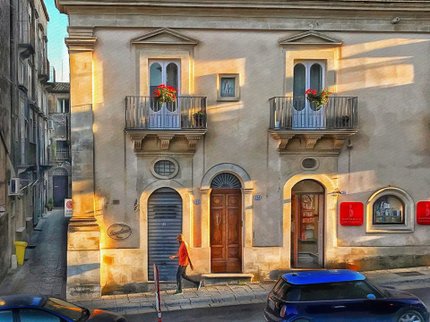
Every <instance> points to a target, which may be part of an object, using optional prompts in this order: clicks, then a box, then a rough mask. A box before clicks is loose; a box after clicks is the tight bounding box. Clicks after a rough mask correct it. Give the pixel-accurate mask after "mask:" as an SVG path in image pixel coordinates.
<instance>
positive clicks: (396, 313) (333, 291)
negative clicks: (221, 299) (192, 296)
mask: <svg viewBox="0 0 430 322" xmlns="http://www.w3.org/2000/svg"><path fill="white" fill-rule="evenodd" d="M264 316H265V318H266V321H284V322H293V321H294V322H311V321H312V322H325V321H330V322H336V321H347V322H356V321H357V322H358V321H365V322H370V321H377V322H428V320H429V313H428V311H427V308H426V307H425V305H424V304H423V303H422V302H421V300H420V299H419V298H417V297H416V296H414V295H412V294H409V293H407V292H402V291H398V290H395V289H391V288H380V287H376V286H374V285H372V284H371V283H369V281H367V279H366V277H365V276H364V275H363V274H360V273H358V272H355V271H351V270H348V269H338V270H318V271H295V272H290V273H287V274H284V275H282V276H281V277H280V278H279V280H278V281H277V283H276V284H275V286H274V287H273V289H272V291H271V292H270V293H269V296H268V298H267V305H266V308H265V310H264Z"/></svg>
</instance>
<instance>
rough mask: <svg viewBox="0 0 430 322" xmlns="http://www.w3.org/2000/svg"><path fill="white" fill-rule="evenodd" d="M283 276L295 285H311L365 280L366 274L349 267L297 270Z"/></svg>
mask: <svg viewBox="0 0 430 322" xmlns="http://www.w3.org/2000/svg"><path fill="white" fill-rule="evenodd" d="M282 278H283V279H284V280H285V281H286V282H288V283H290V284H293V285H309V284H322V283H340V282H351V281H363V280H365V279H366V276H364V275H363V274H361V273H359V272H356V271H352V270H349V269H328V270H315V271H310V270H308V271H295V272H289V273H286V274H283V275H282Z"/></svg>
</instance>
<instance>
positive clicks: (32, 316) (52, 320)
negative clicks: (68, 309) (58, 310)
mask: <svg viewBox="0 0 430 322" xmlns="http://www.w3.org/2000/svg"><path fill="white" fill-rule="evenodd" d="M17 313H18V322H69V321H68V320H64V319H62V318H60V317H59V316H57V315H54V314H52V313H50V312H46V311H43V310H39V309H34V308H28V309H27V308H23V309H19V310H17ZM0 321H1V320H0Z"/></svg>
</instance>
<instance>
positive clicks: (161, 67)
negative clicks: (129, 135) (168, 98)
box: [149, 60, 181, 129]
mask: <svg viewBox="0 0 430 322" xmlns="http://www.w3.org/2000/svg"><path fill="white" fill-rule="evenodd" d="M179 73H180V63H179V61H169V60H157V61H150V63H149V93H150V95H151V96H153V92H154V90H155V89H156V88H157V86H159V85H161V84H164V85H168V86H172V87H174V88H175V89H176V92H177V94H178V93H179V90H180V84H179V80H180V75H179ZM180 115H181V112H180V109H179V104H178V100H176V101H175V102H171V103H160V102H158V101H157V100H156V99H155V98H152V99H151V104H150V109H149V127H150V128H152V129H176V128H180V127H181V122H180V121H181V119H180Z"/></svg>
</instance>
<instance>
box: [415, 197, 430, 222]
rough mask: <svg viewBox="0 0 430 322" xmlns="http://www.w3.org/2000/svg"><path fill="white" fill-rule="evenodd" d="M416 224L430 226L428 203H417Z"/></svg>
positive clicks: (429, 205) (429, 203)
mask: <svg viewBox="0 0 430 322" xmlns="http://www.w3.org/2000/svg"><path fill="white" fill-rule="evenodd" d="M417 224H418V225H430V201H418V202H417Z"/></svg>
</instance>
